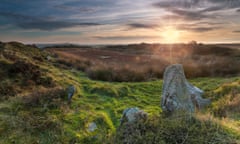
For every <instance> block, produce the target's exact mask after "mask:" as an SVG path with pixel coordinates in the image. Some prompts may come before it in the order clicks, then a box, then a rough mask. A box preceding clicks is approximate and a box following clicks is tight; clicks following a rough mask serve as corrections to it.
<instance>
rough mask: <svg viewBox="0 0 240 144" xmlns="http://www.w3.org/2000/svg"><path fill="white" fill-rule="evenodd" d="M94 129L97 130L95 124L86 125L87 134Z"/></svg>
mask: <svg viewBox="0 0 240 144" xmlns="http://www.w3.org/2000/svg"><path fill="white" fill-rule="evenodd" d="M96 129H97V124H96V123H95V122H91V123H90V124H89V125H88V131H89V132H94V131H95V130H96Z"/></svg>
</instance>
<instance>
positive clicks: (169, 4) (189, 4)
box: [153, 0, 200, 9]
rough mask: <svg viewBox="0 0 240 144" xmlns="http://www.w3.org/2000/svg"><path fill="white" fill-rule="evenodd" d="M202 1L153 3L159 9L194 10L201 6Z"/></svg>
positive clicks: (186, 0) (188, 0) (177, 0)
mask: <svg viewBox="0 0 240 144" xmlns="http://www.w3.org/2000/svg"><path fill="white" fill-rule="evenodd" d="M199 2H200V0H164V1H161V2H157V3H153V6H154V7H158V8H165V9H169V8H192V7H196V6H197V5H198V4H199Z"/></svg>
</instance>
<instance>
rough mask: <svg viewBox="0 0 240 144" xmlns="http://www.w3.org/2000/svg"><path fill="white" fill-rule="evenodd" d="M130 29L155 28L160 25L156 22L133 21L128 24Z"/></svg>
mask: <svg viewBox="0 0 240 144" xmlns="http://www.w3.org/2000/svg"><path fill="white" fill-rule="evenodd" d="M127 26H128V27H129V28H130V29H155V28H157V27H159V25H156V24H143V23H131V24H127Z"/></svg>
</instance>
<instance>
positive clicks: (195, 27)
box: [177, 22, 222, 33]
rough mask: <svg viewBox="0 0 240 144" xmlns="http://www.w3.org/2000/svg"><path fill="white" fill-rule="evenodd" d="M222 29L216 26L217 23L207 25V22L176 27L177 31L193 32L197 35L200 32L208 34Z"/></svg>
mask: <svg viewBox="0 0 240 144" xmlns="http://www.w3.org/2000/svg"><path fill="white" fill-rule="evenodd" d="M220 28H222V27H220V26H218V23H207V22H204V23H202V22H200V23H194V24H181V25H178V26H177V29H179V30H186V31H193V32H197V33H201V32H208V31H212V30H217V29H220Z"/></svg>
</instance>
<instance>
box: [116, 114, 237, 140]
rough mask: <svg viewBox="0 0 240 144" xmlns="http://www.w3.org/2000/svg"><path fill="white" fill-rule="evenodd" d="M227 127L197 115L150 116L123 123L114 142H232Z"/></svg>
mask: <svg viewBox="0 0 240 144" xmlns="http://www.w3.org/2000/svg"><path fill="white" fill-rule="evenodd" d="M234 142H235V141H234V138H233V137H232V136H231V135H230V134H228V131H227V130H225V129H224V128H222V127H220V126H219V125H217V124H214V123H212V122H211V121H200V120H198V119H196V118H191V119H184V118H171V117H170V118H162V117H160V118H159V117H151V118H150V119H148V121H146V122H141V121H140V122H137V123H131V124H129V123H125V124H123V125H122V126H121V127H120V128H119V129H118V130H117V134H116V135H115V140H114V142H113V143H115V144H124V143H131V144H146V143H151V144H172V143H185V144H204V143H218V144H226V143H234Z"/></svg>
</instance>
